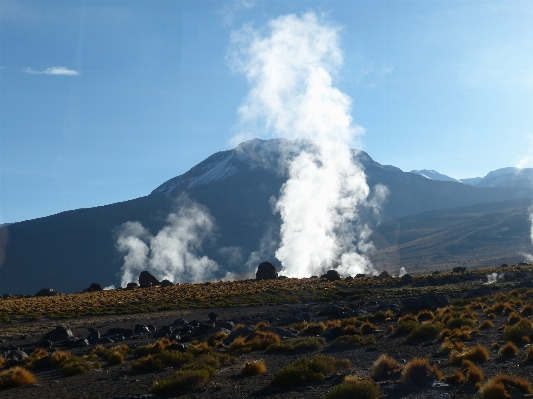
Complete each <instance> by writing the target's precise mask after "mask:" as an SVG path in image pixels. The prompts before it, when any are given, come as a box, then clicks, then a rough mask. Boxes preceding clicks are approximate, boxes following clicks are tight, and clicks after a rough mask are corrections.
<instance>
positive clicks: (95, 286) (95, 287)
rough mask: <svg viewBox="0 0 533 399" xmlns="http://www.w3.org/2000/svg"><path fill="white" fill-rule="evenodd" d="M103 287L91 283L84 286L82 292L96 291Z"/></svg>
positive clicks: (101, 289)
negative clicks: (87, 286) (86, 286)
mask: <svg viewBox="0 0 533 399" xmlns="http://www.w3.org/2000/svg"><path fill="white" fill-rule="evenodd" d="M103 290H104V289H103V288H102V286H101V285H100V284H96V283H92V284H91V285H90V286H89V288H85V289H84V290H83V292H98V291H103Z"/></svg>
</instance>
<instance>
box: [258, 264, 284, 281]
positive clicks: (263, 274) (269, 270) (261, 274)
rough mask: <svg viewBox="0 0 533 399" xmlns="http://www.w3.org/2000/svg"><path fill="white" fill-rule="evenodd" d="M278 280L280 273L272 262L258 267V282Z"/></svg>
mask: <svg viewBox="0 0 533 399" xmlns="http://www.w3.org/2000/svg"><path fill="white" fill-rule="evenodd" d="M277 278H278V271H277V270H276V268H275V267H274V265H273V264H272V263H270V262H263V263H261V264H260V265H259V266H258V267H257V272H256V273H255V279H256V280H275V279H277Z"/></svg>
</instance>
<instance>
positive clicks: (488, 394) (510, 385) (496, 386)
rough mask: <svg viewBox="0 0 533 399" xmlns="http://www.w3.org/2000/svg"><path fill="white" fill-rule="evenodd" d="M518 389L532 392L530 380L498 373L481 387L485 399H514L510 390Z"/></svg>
mask: <svg viewBox="0 0 533 399" xmlns="http://www.w3.org/2000/svg"><path fill="white" fill-rule="evenodd" d="M512 390H517V391H518V392H520V393H522V394H531V393H532V392H533V391H532V390H531V386H530V385H529V382H528V381H526V380H524V379H522V378H518V377H512V376H509V375H505V374H498V375H497V376H495V377H493V378H491V379H490V380H488V381H487V383H486V384H485V385H483V386H482V387H481V390H480V393H481V397H482V398H483V399H512V398H513V396H511V395H510V394H509V393H510V392H509V391H512Z"/></svg>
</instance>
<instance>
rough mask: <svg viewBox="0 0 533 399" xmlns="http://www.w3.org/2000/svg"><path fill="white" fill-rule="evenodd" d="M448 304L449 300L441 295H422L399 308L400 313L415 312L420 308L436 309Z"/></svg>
mask: <svg viewBox="0 0 533 399" xmlns="http://www.w3.org/2000/svg"><path fill="white" fill-rule="evenodd" d="M449 304H450V302H449V301H448V300H447V299H446V298H445V297H443V296H442V295H438V294H431V295H424V296H421V297H420V298H417V299H414V300H412V301H411V302H409V303H407V304H405V305H404V306H403V307H402V309H401V310H400V313H402V314H404V313H413V314H417V313H418V312H420V311H421V310H437V309H438V308H445V307H446V306H448V305H449Z"/></svg>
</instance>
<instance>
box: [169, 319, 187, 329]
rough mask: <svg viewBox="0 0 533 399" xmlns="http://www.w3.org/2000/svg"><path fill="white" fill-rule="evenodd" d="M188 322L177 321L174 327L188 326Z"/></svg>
mask: <svg viewBox="0 0 533 399" xmlns="http://www.w3.org/2000/svg"><path fill="white" fill-rule="evenodd" d="M187 324H188V323H187V320H183V319H176V320H174V323H172V325H173V326H175V327H179V326H184V325H187Z"/></svg>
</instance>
